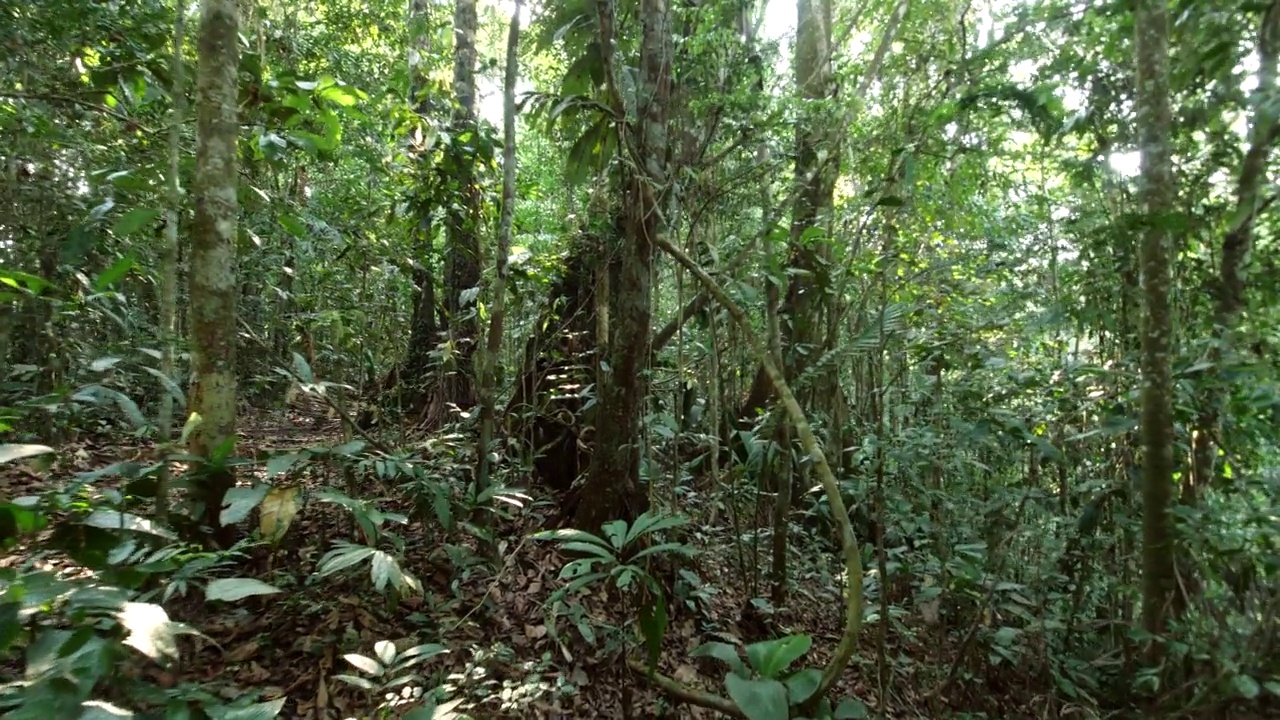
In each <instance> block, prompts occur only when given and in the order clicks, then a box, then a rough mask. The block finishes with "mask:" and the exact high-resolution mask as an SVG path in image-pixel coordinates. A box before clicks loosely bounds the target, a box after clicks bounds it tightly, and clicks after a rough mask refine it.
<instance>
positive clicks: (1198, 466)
mask: <svg viewBox="0 0 1280 720" xmlns="http://www.w3.org/2000/svg"><path fill="white" fill-rule="evenodd" d="M1278 55H1280V2H1272V3H1271V4H1270V5H1269V6H1267V10H1266V13H1265V14H1264V15H1263V18H1262V23H1261V27H1260V29H1259V33H1258V97H1259V101H1258V103H1259V104H1258V105H1257V106H1256V107H1255V108H1254V110H1253V117H1252V118H1251V122H1250V125H1249V150H1248V151H1247V152H1246V153H1245V157H1244V162H1243V163H1242V165H1241V167H1240V176H1239V179H1238V180H1237V184H1236V207H1235V212H1234V213H1233V214H1232V216H1231V225H1230V226H1229V228H1228V230H1227V234H1226V237H1224V238H1223V240H1222V271H1221V274H1220V277H1219V281H1218V297H1217V303H1216V308H1215V317H1214V341H1215V342H1214V343H1212V345H1211V346H1210V348H1211V349H1210V351H1209V360H1210V362H1211V363H1212V364H1213V366H1214V372H1213V375H1211V376H1210V378H1209V383H1210V386H1209V388H1208V391H1207V392H1206V393H1205V395H1206V397H1205V398H1204V400H1203V401H1202V408H1201V411H1200V416H1199V418H1198V419H1197V420H1198V422H1197V423H1196V424H1197V426H1198V427H1197V428H1196V431H1195V433H1194V434H1193V436H1192V456H1193V466H1192V467H1193V472H1192V474H1191V482H1190V483H1189V484H1188V485H1187V486H1186V490H1185V491H1184V498H1185V500H1186V501H1187V502H1194V500H1195V494H1196V488H1197V487H1198V486H1201V485H1204V484H1206V483H1209V482H1212V481H1213V480H1214V477H1215V474H1216V470H1215V467H1216V465H1217V453H1218V448H1217V441H1216V440H1215V438H1216V437H1218V436H1220V435H1221V434H1222V428H1221V427H1220V424H1221V419H1222V406H1223V404H1224V403H1225V396H1226V388H1224V387H1223V384H1224V382H1225V381H1224V379H1223V375H1224V374H1225V373H1223V372H1222V368H1221V365H1222V362H1223V360H1224V357H1225V356H1227V355H1228V353H1226V352H1225V351H1228V350H1230V345H1231V343H1230V333H1231V332H1232V331H1233V330H1234V329H1235V326H1236V324H1237V323H1238V322H1239V319H1240V313H1241V312H1243V311H1244V308H1245V296H1244V293H1245V287H1246V285H1247V283H1246V278H1247V275H1248V270H1249V257H1250V255H1251V254H1252V251H1253V227H1254V224H1255V223H1256V222H1257V218H1258V214H1259V213H1260V212H1261V211H1262V208H1263V194H1264V193H1263V192H1262V189H1263V188H1264V187H1266V184H1267V156H1268V155H1269V154H1270V152H1271V148H1272V147H1273V146H1274V145H1275V142H1276V139H1277V135H1278V134H1280V118H1278V117H1277V116H1276V114H1275V112H1274V111H1267V110H1264V108H1265V107H1266V105H1267V104H1268V103H1271V102H1273V100H1272V99H1271V98H1272V94H1273V93H1275V91H1276V75H1277V67H1276V65H1277V56H1278Z"/></svg>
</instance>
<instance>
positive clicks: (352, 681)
mask: <svg viewBox="0 0 1280 720" xmlns="http://www.w3.org/2000/svg"><path fill="white" fill-rule="evenodd" d="M333 679H334V680H340V681H342V682H344V683H347V684H348V685H355V686H356V687H358V688H360V689H361V690H369V691H373V690H377V689H378V686H377V685H375V684H374V683H372V682H370V681H369V680H367V679H365V678H362V677H360V676H358V675H345V674H343V675H334V676H333Z"/></svg>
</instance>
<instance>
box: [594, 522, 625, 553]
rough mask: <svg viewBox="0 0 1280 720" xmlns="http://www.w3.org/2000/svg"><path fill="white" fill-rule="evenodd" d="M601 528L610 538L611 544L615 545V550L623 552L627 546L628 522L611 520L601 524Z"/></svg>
mask: <svg viewBox="0 0 1280 720" xmlns="http://www.w3.org/2000/svg"><path fill="white" fill-rule="evenodd" d="M600 529H601V530H603V531H604V536H605V537H606V538H608V539H609V544H611V545H612V546H613V549H614V551H616V552H622V548H624V547H626V539H627V522H626V521H625V520H610V521H609V522H607V523H605V524H603V525H601V526H600Z"/></svg>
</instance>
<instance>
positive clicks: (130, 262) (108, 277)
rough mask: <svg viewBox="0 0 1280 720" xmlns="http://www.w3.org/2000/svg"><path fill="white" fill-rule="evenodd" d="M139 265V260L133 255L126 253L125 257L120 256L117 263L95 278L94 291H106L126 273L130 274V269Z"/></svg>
mask: <svg viewBox="0 0 1280 720" xmlns="http://www.w3.org/2000/svg"><path fill="white" fill-rule="evenodd" d="M137 266H138V262H137V261H136V260H134V259H133V258H132V257H129V256H127V255H126V256H125V257H122V258H120V259H119V260H117V261H115V263H113V264H112V265H111V267H109V268H107V269H106V270H103V271H102V272H100V273H98V277H96V278H94V279H93V291H94V292H104V291H106V289H107V288H109V287H111V286H112V285H115V284H116V283H117V282H119V281H120V280H121V279H122V278H124V276H125V275H128V274H129V271H130V270H132V269H134V268H135V267H137Z"/></svg>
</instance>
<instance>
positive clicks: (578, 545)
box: [562, 541, 618, 563]
mask: <svg viewBox="0 0 1280 720" xmlns="http://www.w3.org/2000/svg"><path fill="white" fill-rule="evenodd" d="M562 547H563V548H564V550H565V552H580V553H586V554H588V555H595V556H596V557H598V558H600V559H601V560H604V561H606V562H611V563H616V562H618V558H617V557H615V556H614V554H613V553H611V552H609V551H608V549H606V548H603V547H601V546H599V545H597V544H595V543H589V542H577V541H575V542H567V543H565V544H564V545H563V546H562Z"/></svg>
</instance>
